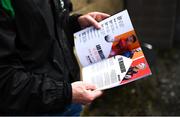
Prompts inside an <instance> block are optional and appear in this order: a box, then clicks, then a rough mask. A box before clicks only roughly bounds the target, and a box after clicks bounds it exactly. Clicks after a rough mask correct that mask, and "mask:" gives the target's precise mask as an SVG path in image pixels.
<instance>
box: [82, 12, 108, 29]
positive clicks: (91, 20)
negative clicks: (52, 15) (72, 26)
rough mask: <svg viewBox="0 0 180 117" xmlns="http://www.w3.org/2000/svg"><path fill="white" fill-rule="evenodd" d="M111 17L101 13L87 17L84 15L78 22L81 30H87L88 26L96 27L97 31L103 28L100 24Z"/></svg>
mask: <svg viewBox="0 0 180 117" xmlns="http://www.w3.org/2000/svg"><path fill="white" fill-rule="evenodd" d="M109 16H110V15H108V14H105V13H100V12H91V13H88V14H85V15H82V16H80V17H79V18H78V22H79V24H80V26H81V28H86V27H88V26H94V27H95V28H97V29H100V28H101V26H100V24H99V23H98V22H100V21H102V20H104V19H106V18H108V17H109Z"/></svg>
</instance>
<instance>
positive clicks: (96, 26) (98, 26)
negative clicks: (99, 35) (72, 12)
mask: <svg viewBox="0 0 180 117" xmlns="http://www.w3.org/2000/svg"><path fill="white" fill-rule="evenodd" d="M87 19H88V21H89V23H90V24H91V25H93V26H94V27H95V28H97V29H100V28H101V25H100V24H99V23H98V22H97V21H96V20H95V19H93V17H91V16H87Z"/></svg>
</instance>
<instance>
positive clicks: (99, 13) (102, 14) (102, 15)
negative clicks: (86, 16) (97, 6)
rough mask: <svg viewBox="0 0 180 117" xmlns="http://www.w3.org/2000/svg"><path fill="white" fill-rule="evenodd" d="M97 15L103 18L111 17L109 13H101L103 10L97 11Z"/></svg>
mask: <svg viewBox="0 0 180 117" xmlns="http://www.w3.org/2000/svg"><path fill="white" fill-rule="evenodd" d="M95 16H96V18H98V17H101V19H102V20H103V19H105V18H108V17H110V15H109V14H106V13H101V12H96V13H95Z"/></svg>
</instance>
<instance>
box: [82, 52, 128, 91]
mask: <svg viewBox="0 0 180 117" xmlns="http://www.w3.org/2000/svg"><path fill="white" fill-rule="evenodd" d="M131 63H132V60H131V59H129V58H126V57H123V56H120V55H117V56H116V57H111V58H109V59H105V60H103V61H101V62H98V63H96V64H93V65H90V66H87V67H84V68H83V69H82V76H83V81H84V82H87V83H90V84H94V85H96V86H97V90H104V89H109V88H113V87H116V86H119V85H120V83H121V81H122V80H123V79H124V77H125V75H126V73H127V71H128V69H129V67H130V65H131Z"/></svg>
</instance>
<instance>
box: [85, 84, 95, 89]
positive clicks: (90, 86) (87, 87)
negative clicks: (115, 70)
mask: <svg viewBox="0 0 180 117" xmlns="http://www.w3.org/2000/svg"><path fill="white" fill-rule="evenodd" d="M85 88H86V90H96V86H95V85H93V84H87V83H86V84H85Z"/></svg>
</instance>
